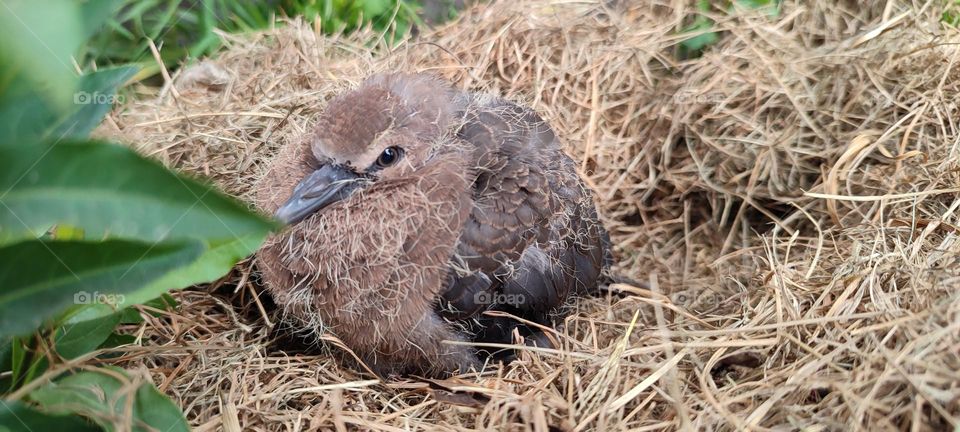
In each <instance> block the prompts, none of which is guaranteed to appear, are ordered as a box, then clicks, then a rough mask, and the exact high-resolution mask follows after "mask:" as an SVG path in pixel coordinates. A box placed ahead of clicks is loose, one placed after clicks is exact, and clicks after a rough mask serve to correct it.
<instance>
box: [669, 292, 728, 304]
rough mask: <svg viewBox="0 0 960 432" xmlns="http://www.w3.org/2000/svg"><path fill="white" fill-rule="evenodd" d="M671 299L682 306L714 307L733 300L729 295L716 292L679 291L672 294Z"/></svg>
mask: <svg viewBox="0 0 960 432" xmlns="http://www.w3.org/2000/svg"><path fill="white" fill-rule="evenodd" d="M670 301H671V302H672V303H673V304H675V305H677V306H680V307H685V308H689V307H697V308H713V307H717V306H720V305H721V304H723V303H726V302H729V301H731V298H730V297H729V296H724V295H721V294H718V293H714V292H706V293H696V294H694V293H689V292H679V293H673V294H671V295H670Z"/></svg>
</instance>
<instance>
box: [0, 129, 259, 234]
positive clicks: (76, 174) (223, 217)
mask: <svg viewBox="0 0 960 432" xmlns="http://www.w3.org/2000/svg"><path fill="white" fill-rule="evenodd" d="M0 139H2V137H0ZM3 191H6V192H3ZM0 204H2V206H0V243H2V242H4V241H5V242H10V241H13V240H16V239H18V238H23V237H26V236H39V235H41V234H42V233H44V232H46V231H47V230H49V229H50V227H51V226H53V225H56V224H67V225H71V226H77V227H81V228H83V229H84V230H85V232H86V234H87V236H88V237H93V238H97V237H102V236H106V235H110V236H114V237H126V238H136V239H141V240H150V241H157V240H163V239H167V238H184V237H191V238H201V239H206V240H208V241H210V242H219V241H229V240H233V239H235V238H243V237H247V236H250V235H252V234H256V235H265V234H266V233H267V232H269V231H270V230H271V229H273V228H275V227H276V226H277V225H276V224H275V223H273V222H271V221H269V220H267V219H265V218H263V217H261V216H259V215H257V214H256V213H254V212H253V211H251V210H249V209H248V208H247V207H246V206H245V205H244V204H241V203H240V202H238V201H236V200H235V199H233V198H230V197H228V196H226V195H224V194H222V193H220V192H217V191H216V190H215V189H213V188H211V187H209V186H206V185H204V184H201V183H200V182H198V181H196V180H193V179H190V178H187V177H183V176H178V175H177V174H174V173H172V172H170V171H169V170H167V169H166V168H164V167H163V166H161V165H160V164H159V163H157V162H155V161H152V160H149V159H146V158H143V157H141V156H139V155H137V154H136V153H134V152H133V151H132V150H130V149H129V148H127V147H124V146H121V145H115V144H106V143H100V142H84V143H72V142H71V143H61V144H58V145H54V146H51V147H38V146H29V147H9V146H7V147H4V146H0Z"/></svg>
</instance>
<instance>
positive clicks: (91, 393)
mask: <svg viewBox="0 0 960 432" xmlns="http://www.w3.org/2000/svg"><path fill="white" fill-rule="evenodd" d="M106 372H107V371H103V372H101V371H96V372H94V371H89V372H80V373H77V374H75V375H70V376H67V377H65V378H62V379H59V380H57V381H54V382H51V383H49V384H46V385H44V386H43V387H40V388H39V389H37V390H34V391H33V392H32V393H30V399H31V400H33V401H35V402H37V403H38V404H40V406H41V407H43V409H44V410H46V411H48V412H52V413H77V414H81V415H83V416H85V417H88V418H90V419H91V420H93V421H95V422H96V423H97V424H99V425H101V426H103V427H104V428H105V429H106V430H109V431H112V430H134V431H146V430H147V429H146V428H145V427H144V426H150V427H152V428H153V429H154V430H161V431H169V432H174V431H188V430H189V427H188V426H187V422H186V420H185V419H184V418H183V414H182V413H181V412H180V409H179V408H178V407H177V406H176V405H175V404H174V403H173V402H171V401H170V399H168V398H167V397H166V396H164V395H163V394H161V393H160V392H159V391H157V389H156V388H155V387H154V386H153V385H152V384H151V383H143V384H141V385H140V386H139V387H138V388H137V390H136V392H135V393H132V394H133V396H134V400H133V401H132V406H133V410H132V413H131V414H132V415H129V414H127V412H126V409H127V405H128V404H130V402H131V401H130V400H129V399H128V398H129V397H130V396H131V393H129V392H128V391H126V390H125V389H124V387H125V386H126V385H128V384H129V383H127V382H125V381H126V380H125V379H122V378H120V377H124V378H125V377H126V374H125V373H124V372H123V370H121V369H119V368H109V373H106Z"/></svg>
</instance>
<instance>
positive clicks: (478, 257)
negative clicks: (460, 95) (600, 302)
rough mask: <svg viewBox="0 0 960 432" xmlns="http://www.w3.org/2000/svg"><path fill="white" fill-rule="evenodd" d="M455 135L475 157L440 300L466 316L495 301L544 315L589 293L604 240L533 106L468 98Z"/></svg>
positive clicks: (579, 185) (565, 158)
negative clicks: (465, 213) (465, 214)
mask: <svg viewBox="0 0 960 432" xmlns="http://www.w3.org/2000/svg"><path fill="white" fill-rule="evenodd" d="M468 97H469V98H470V101H469V103H468V104H467V106H468V109H467V111H466V114H465V121H464V124H463V126H462V127H461V129H460V130H459V133H458V136H459V138H460V139H461V140H463V141H464V142H466V143H468V145H469V146H470V147H469V148H470V149H471V150H472V151H473V152H474V160H475V161H476V169H477V178H476V182H475V184H474V208H473V210H472V212H471V214H470V216H469V218H468V219H467V220H466V223H465V225H464V228H463V231H462V234H461V236H460V242H459V246H458V251H457V252H458V253H457V257H456V259H455V263H454V265H453V266H454V267H455V268H456V269H457V271H454V272H452V276H451V281H450V285H449V289H448V290H447V294H446V295H445V296H444V298H445V299H446V300H448V301H450V303H451V304H453V305H454V307H455V309H458V310H461V311H464V312H465V313H467V314H468V315H472V314H473V313H475V312H476V311H479V310H483V309H484V306H487V305H489V304H490V303H494V304H495V305H498V306H509V308H508V309H509V310H518V311H522V312H541V313H544V314H546V313H548V312H549V311H551V310H552V309H554V308H556V307H558V306H560V305H562V304H563V303H564V302H565V301H566V299H567V296H568V294H569V293H570V292H571V291H572V290H575V289H580V290H592V289H595V287H596V284H597V279H598V278H599V276H600V273H601V271H602V268H603V267H604V265H605V264H606V260H607V259H608V253H609V252H608V249H609V248H608V244H607V243H608V240H607V237H606V233H605V232H604V231H603V229H602V227H601V226H600V224H599V222H598V221H597V215H596V210H595V208H594V206H593V202H592V200H591V198H590V194H589V193H588V191H587V190H586V189H585V187H584V186H583V184H582V183H581V181H580V180H579V178H578V176H577V174H576V169H575V166H574V164H573V161H572V160H570V158H569V157H568V156H567V155H565V154H564V153H563V152H562V150H561V148H560V145H559V142H558V140H557V138H556V136H555V135H554V133H553V131H552V129H551V128H550V127H549V125H547V124H546V122H544V121H543V119H542V118H540V116H538V115H537V114H536V113H535V112H533V111H532V110H529V109H526V108H523V107H521V106H519V105H516V104H514V103H511V102H509V101H506V100H502V99H496V98H490V97H484V96H477V95H471V96H468Z"/></svg>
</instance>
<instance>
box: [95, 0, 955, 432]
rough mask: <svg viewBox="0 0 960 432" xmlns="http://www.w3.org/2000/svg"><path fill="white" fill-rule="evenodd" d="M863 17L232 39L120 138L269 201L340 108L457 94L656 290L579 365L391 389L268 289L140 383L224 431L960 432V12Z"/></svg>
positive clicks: (897, 4)
mask: <svg viewBox="0 0 960 432" xmlns="http://www.w3.org/2000/svg"><path fill="white" fill-rule="evenodd" d="M615 3H620V5H611V4H615ZM858 3H860V2H852V1H826V0H815V1H796V0H785V1H784V2H783V7H782V11H781V13H780V14H779V15H778V16H776V17H770V16H767V15H765V14H763V13H758V12H755V11H754V12H750V11H740V12H737V13H733V14H730V15H726V14H724V15H717V16H715V17H713V18H714V19H715V20H716V21H717V27H718V28H719V29H722V30H723V38H722V41H721V42H720V43H719V44H718V45H716V46H714V47H712V48H711V49H710V50H709V51H708V52H707V53H706V54H705V55H704V56H703V57H702V58H696V59H692V60H683V59H680V58H678V56H677V55H676V52H677V44H678V43H679V41H680V38H679V37H678V36H677V34H678V30H679V29H681V28H683V27H684V26H685V25H686V24H688V23H689V22H690V18H691V16H692V14H693V9H692V8H691V7H690V5H687V4H686V3H685V2H679V1H677V2H673V3H670V2H666V1H659V2H643V5H641V6H627V5H632V4H634V2H630V1H623V2H608V1H586V0H585V1H540V0H522V1H521V0H514V1H508V2H503V3H499V4H496V5H495V6H491V7H487V8H478V9H474V10H472V11H471V12H469V13H467V14H466V15H465V16H463V17H462V18H461V19H460V20H459V21H457V22H455V23H453V24H451V25H449V26H447V27H445V28H442V29H439V30H438V31H437V32H435V33H431V34H425V35H422V36H421V37H420V38H419V39H418V40H416V41H412V42H410V43H408V44H406V45H404V46H402V47H400V48H399V49H395V50H393V51H392V52H386V50H385V49H381V50H380V51H379V52H380V53H381V54H379V55H374V54H372V53H371V51H370V49H368V46H369V45H370V44H369V43H364V41H369V40H376V38H377V36H378V35H374V34H359V35H355V36H351V37H348V38H324V37H320V36H318V33H317V32H315V31H314V30H313V29H310V28H307V27H305V26H303V25H301V24H297V23H292V24H291V25H290V26H288V27H285V28H283V29H279V30H276V31H272V32H269V33H265V34H260V35H255V36H250V37H242V38H234V39H230V48H229V49H228V50H226V52H224V53H223V54H222V55H221V56H220V57H219V58H217V59H216V64H215V65H211V66H208V67H205V68H199V69H198V68H194V69H192V70H188V72H185V73H184V74H183V75H182V76H180V77H174V78H173V80H174V81H175V82H176V84H175V85H172V86H168V87H167V88H165V89H164V90H163V91H162V93H161V94H159V95H155V96H156V97H152V96H150V97H144V98H142V99H143V100H142V101H139V102H131V103H129V104H127V105H126V106H124V107H123V109H122V110H119V111H118V112H116V113H114V115H113V116H112V118H111V123H109V124H108V125H107V126H106V127H105V128H103V129H101V133H102V134H106V135H110V136H113V137H119V138H121V139H124V140H126V141H128V142H131V143H135V146H136V147H137V148H138V149H139V150H141V151H142V152H143V153H145V154H149V155H152V156H154V157H157V158H160V159H162V160H163V161H165V162H166V163H168V164H169V165H171V166H175V167H178V168H180V169H182V170H184V171H187V172H190V173H194V174H197V175H201V176H206V177H209V178H211V179H213V181H215V182H216V183H218V184H219V185H221V186H223V187H224V188H226V189H227V190H228V191H230V192H231V193H234V194H236V195H238V196H241V197H247V198H249V197H248V194H249V192H250V185H251V184H252V182H253V181H254V180H255V179H256V178H257V176H258V175H259V173H260V172H262V171H263V169H264V165H265V164H266V163H267V162H268V161H269V159H270V156H271V155H272V154H273V153H274V152H275V151H276V150H277V148H279V147H280V146H283V145H286V144H287V143H290V142H294V141H296V140H297V139H299V137H301V136H302V135H303V134H305V133H306V132H307V131H308V130H309V128H310V124H311V119H312V118H313V117H314V116H315V114H316V113H317V112H318V110H320V109H322V107H323V106H324V101H325V100H327V99H328V98H329V97H330V96H331V95H333V94H335V93H336V92H338V91H340V90H342V89H343V88H345V87H348V86H350V85H352V84H355V83H357V82H358V81H359V80H360V79H361V78H362V77H363V76H365V75H366V74H368V73H370V72H371V71H375V70H384V69H393V68H402V69H408V70H428V71H433V72H435V73H438V74H441V75H444V76H447V77H449V78H451V79H453V80H455V81H456V82H458V83H460V85H462V86H463V87H465V88H484V89H486V90H490V91H494V92H500V93H503V94H507V95H509V96H510V97H513V98H516V99H519V100H522V101H524V102H526V103H528V104H530V105H532V106H534V107H535V108H536V109H537V110H538V111H540V112H541V113H542V114H544V115H545V117H546V118H548V119H549V120H550V122H551V123H552V125H553V126H554V127H555V128H556V129H558V131H559V135H560V136H562V137H565V140H566V142H567V144H568V150H569V151H570V153H571V154H572V155H573V156H574V157H575V158H576V159H577V160H578V161H580V162H581V168H582V172H583V174H584V175H585V176H586V178H587V179H588V180H589V182H590V185H591V186H592V187H593V188H594V189H595V190H596V192H597V194H598V196H599V202H600V206H601V209H602V213H603V217H604V221H605V223H606V225H607V227H608V228H609V229H610V231H611V233H612V235H613V238H614V241H615V243H616V245H617V248H616V250H617V255H618V258H619V263H618V267H617V268H618V271H620V272H622V273H624V274H626V275H628V276H631V277H633V278H636V279H640V280H649V281H650V284H651V286H652V288H651V289H641V288H638V287H631V286H625V285H614V286H611V287H610V288H609V289H608V290H607V291H606V292H605V294H604V295H603V296H601V297H598V298H591V299H584V300H582V301H580V302H579V305H578V308H579V311H578V313H576V314H574V315H573V316H571V317H570V318H569V319H568V321H567V323H566V325H565V326H564V327H563V328H562V329H561V330H560V331H559V338H560V340H561V341H562V349H559V350H537V351H530V350H528V351H526V352H525V353H524V354H523V355H522V357H521V361H519V362H515V363H513V364H511V365H509V366H506V367H503V368H500V367H490V368H489V369H488V370H487V371H485V373H484V374H483V375H482V376H474V375H469V376H463V377H460V378H459V379H453V380H448V381H445V382H433V383H428V382H423V381H418V380H414V379H411V380H409V381H403V382H388V383H382V382H377V381H371V378H370V377H369V376H368V375H364V374H361V373H358V372H355V371H352V370H347V369H343V368H341V367H338V366H337V365H336V364H334V363H333V362H332V361H331V360H330V359H329V357H328V356H324V355H315V356H310V355H304V354H300V353H297V352H296V351H291V350H289V345H288V344H284V343H281V342H278V341H277V338H276V337H275V334H276V333H278V332H276V331H275V329H276V326H275V325H274V323H275V320H276V314H275V312H273V311H271V310H270V304H269V300H268V299H266V298H263V299H262V300H261V301H253V299H255V298H256V297H255V296H256V295H258V294H257V293H259V288H258V286H257V282H258V281H257V277H256V270H255V269H251V268H250V267H249V266H248V265H246V264H242V265H240V266H238V269H237V270H236V271H235V272H234V274H232V275H230V276H229V277H227V278H225V279H224V280H222V281H220V282H219V283H217V284H214V285H213V286H211V287H206V288H197V289H191V290H187V291H184V292H181V293H179V294H178V297H179V298H180V300H181V302H182V309H181V310H180V311H178V312H175V313H169V314H168V315H166V316H165V317H163V318H161V319H151V320H149V321H148V322H147V323H146V324H145V325H143V326H141V327H139V328H134V329H131V331H133V332H135V334H138V335H142V347H139V346H138V347H128V348H125V349H124V352H125V354H124V356H123V357H121V358H120V359H119V360H117V361H116V362H115V363H118V364H121V365H123V366H125V367H128V368H144V367H145V368H148V369H149V371H150V373H151V374H152V376H153V378H154V380H155V382H157V383H158V385H160V387H161V388H162V390H163V391H165V392H166V393H168V394H170V395H171V396H172V397H173V398H174V399H175V400H176V401H177V402H179V403H180V404H181V405H182V406H183V407H184V409H185V411H186V413H187V415H188V417H189V419H190V421H191V423H192V424H193V425H194V426H195V427H196V428H197V429H198V430H216V429H220V428H222V429H223V430H226V431H234V430H239V427H240V426H242V427H243V428H244V430H315V429H337V430H343V429H350V428H359V429H371V430H399V429H419V428H424V429H434V428H436V429H448V430H458V429H462V428H466V429H494V430H498V429H518V430H525V429H531V430H537V431H540V430H551V429H553V430H588V429H596V430H612V429H634V430H655V429H657V430H675V429H684V430H729V429H751V430H765V429H776V430H811V431H816V430H847V429H850V430H853V429H867V428H869V429H871V430H889V429H897V430H901V429H911V430H918V431H922V430H945V429H948V428H954V429H956V428H958V424H960V290H958V289H957V288H956V286H957V285H954V284H955V283H958V278H960V267H958V264H960V243H958V240H960V228H958V227H960V222H958V219H960V214H958V213H957V210H958V208H960V199H958V194H957V192H958V191H960V188H958V185H960V181H958V180H960V179H958V173H957V168H958V164H960V154H958V152H960V148H958V146H960V108H958V104H957V99H956V98H957V95H958V90H960V65H958V64H957V63H958V60H960V45H958V42H960V35H958V32H957V31H956V30H955V29H952V28H947V27H946V26H945V25H943V24H941V23H940V13H941V12H942V10H941V9H940V8H941V7H942V6H941V5H942V3H943V2H937V1H930V2H926V3H923V2H919V1H916V2H903V1H893V0H891V1H886V2H873V3H872V4H873V6H870V7H865V6H862V5H860V4H858ZM604 4H606V5H607V6H604ZM261 296H262V294H261ZM272 326H273V328H271V327H272ZM281 339H282V338H281ZM285 349H286V351H285Z"/></svg>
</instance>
